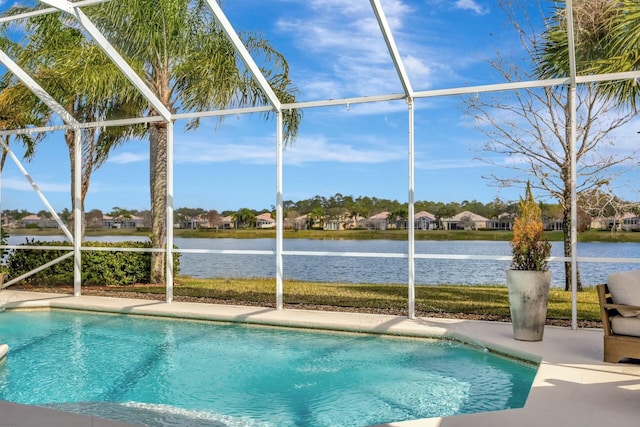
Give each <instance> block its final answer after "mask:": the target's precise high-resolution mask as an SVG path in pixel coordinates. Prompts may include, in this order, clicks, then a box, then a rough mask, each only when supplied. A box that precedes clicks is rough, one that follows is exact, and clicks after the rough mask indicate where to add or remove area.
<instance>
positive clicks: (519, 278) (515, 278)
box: [507, 270, 551, 341]
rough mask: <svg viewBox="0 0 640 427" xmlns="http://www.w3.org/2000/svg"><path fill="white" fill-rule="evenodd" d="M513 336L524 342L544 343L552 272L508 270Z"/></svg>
mask: <svg viewBox="0 0 640 427" xmlns="http://www.w3.org/2000/svg"><path fill="white" fill-rule="evenodd" d="M507 287H508V288H509V308H510V310H511V322H512V324H513V336H514V338H515V339H517V340H520V341H541V340H542V336H543V334H544V324H545V321H546V319H547V303H548V302H549V288H550V287H551V272H550V271H549V270H547V271H529V270H507Z"/></svg>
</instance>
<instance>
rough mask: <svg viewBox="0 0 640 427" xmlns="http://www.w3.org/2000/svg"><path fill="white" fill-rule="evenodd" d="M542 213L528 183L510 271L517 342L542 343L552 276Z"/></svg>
mask: <svg viewBox="0 0 640 427" xmlns="http://www.w3.org/2000/svg"><path fill="white" fill-rule="evenodd" d="M543 231H544V226H543V224H542V211H541V209H540V207H539V206H538V205H537V204H536V202H535V200H534V198H533V194H532V193H531V184H530V183H527V189H526V193H525V198H524V199H522V198H520V202H519V203H518V216H517V217H516V220H515V223H514V225H513V240H512V241H511V246H512V248H513V261H512V263H511V269H510V270H507V287H508V288H509V308H510V311H511V322H512V324H513V335H514V338H515V339H517V340H521V341H541V340H542V335H543V333H544V324H545V321H546V318H547V303H548V301H549V288H550V286H551V272H550V271H549V269H548V268H547V262H548V258H549V254H550V253H551V244H550V243H549V242H548V241H547V240H546V239H544V238H543V237H542V234H543Z"/></svg>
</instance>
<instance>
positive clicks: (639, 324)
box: [611, 316, 640, 337]
mask: <svg viewBox="0 0 640 427" xmlns="http://www.w3.org/2000/svg"><path fill="white" fill-rule="evenodd" d="M611 329H613V332H614V333H615V334H617V335H630V336H632V337H640V317H639V316H635V317H623V316H613V317H611Z"/></svg>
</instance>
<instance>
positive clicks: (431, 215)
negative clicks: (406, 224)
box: [414, 211, 436, 221]
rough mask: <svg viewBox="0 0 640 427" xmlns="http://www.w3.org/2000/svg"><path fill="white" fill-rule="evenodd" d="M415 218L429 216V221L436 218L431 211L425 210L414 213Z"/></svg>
mask: <svg viewBox="0 0 640 427" xmlns="http://www.w3.org/2000/svg"><path fill="white" fill-rule="evenodd" d="M414 218H415V219H420V218H429V219H430V220H431V221H435V220H436V216H435V215H434V214H432V213H429V212H427V211H420V212H418V213H417V214H415V215H414Z"/></svg>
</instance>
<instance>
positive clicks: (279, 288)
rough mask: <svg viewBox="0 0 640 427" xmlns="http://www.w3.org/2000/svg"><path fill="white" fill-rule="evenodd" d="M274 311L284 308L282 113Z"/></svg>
mask: <svg viewBox="0 0 640 427" xmlns="http://www.w3.org/2000/svg"><path fill="white" fill-rule="evenodd" d="M276 126H277V129H276V309H277V310H282V309H283V307H284V295H283V294H284V286H283V276H284V268H283V266H284V260H283V258H282V251H283V238H284V220H283V215H284V212H283V206H282V150H283V146H282V111H280V110H279V111H278V112H277V113H276Z"/></svg>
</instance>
